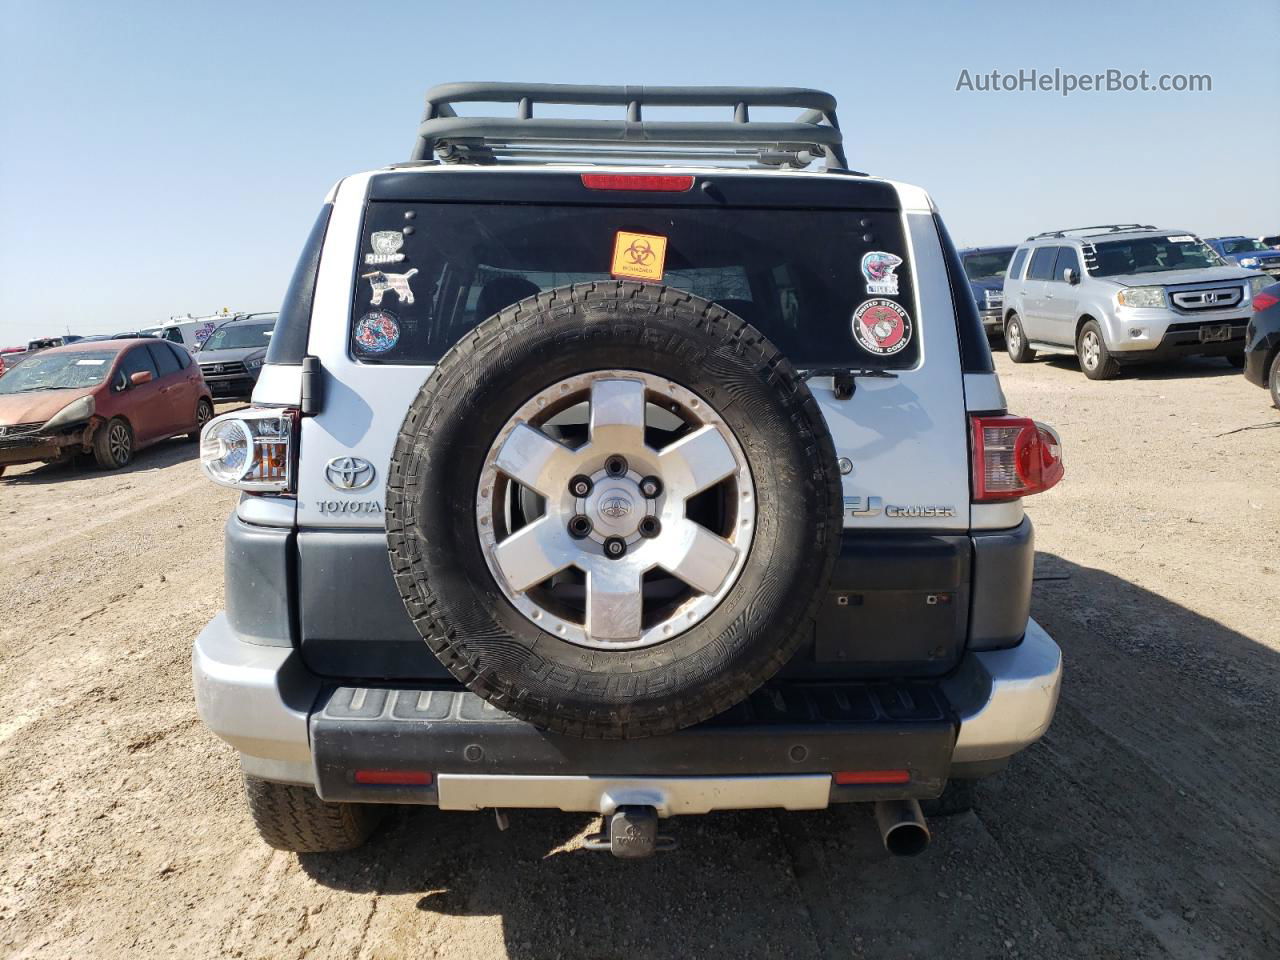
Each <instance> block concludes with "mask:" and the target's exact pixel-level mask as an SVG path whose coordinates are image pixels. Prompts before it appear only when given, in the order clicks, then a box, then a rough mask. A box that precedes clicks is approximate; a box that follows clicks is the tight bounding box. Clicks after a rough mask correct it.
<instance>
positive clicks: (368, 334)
mask: <svg viewBox="0 0 1280 960" xmlns="http://www.w3.org/2000/svg"><path fill="white" fill-rule="evenodd" d="M355 337H356V346H357V347H359V348H360V352H361V353H369V354H373V355H375V356H376V355H377V354H379V353H386V352H387V351H388V350H392V349H394V348H395V345H396V344H397V343H399V342H400V321H398V320H397V319H396V318H395V315H394V314H390V313H387V311H385V310H373V311H371V312H369V313H366V314H365V315H364V316H363V317H361V318H360V319H359V320H357V321H356V330H355Z"/></svg>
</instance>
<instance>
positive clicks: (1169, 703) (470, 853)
mask: <svg viewBox="0 0 1280 960" xmlns="http://www.w3.org/2000/svg"><path fill="white" fill-rule="evenodd" d="M1272 573H1273V574H1275V575H1276V581H1277V586H1280V571H1272ZM1037 578H1038V579H1037V583H1036V589H1035V598H1034V610H1035V615H1036V617H1037V618H1038V619H1039V620H1040V621H1041V623H1043V624H1044V625H1045V627H1046V628H1047V629H1048V630H1049V631H1050V633H1051V634H1053V635H1054V636H1055V638H1056V639H1057V640H1058V642H1059V643H1060V645H1061V646H1062V648H1063V651H1064V657H1065V662H1066V680H1065V686H1064V690H1063V695H1062V700H1061V702H1060V705H1059V709H1058V715H1057V717H1056V719H1055V721H1054V725H1053V727H1052V728H1051V730H1050V731H1049V733H1048V734H1047V735H1046V737H1045V738H1044V739H1043V740H1042V741H1041V742H1040V743H1039V744H1037V745H1036V746H1034V747H1032V748H1030V749H1029V750H1028V751H1026V753H1024V754H1023V755H1021V756H1019V757H1018V758H1016V759H1015V760H1014V762H1013V763H1012V764H1011V766H1010V768H1009V769H1008V770H1007V771H1006V772H1005V773H1003V774H1002V775H1000V776H998V777H995V778H993V779H991V780H987V781H983V783H982V784H981V785H980V786H979V790H978V800H977V808H976V813H968V814H962V815H960V816H957V817H952V818H948V819H945V820H942V819H935V820H934V821H933V822H932V823H931V827H932V828H933V830H934V844H933V846H931V847H930V849H929V850H928V851H926V853H925V854H924V855H922V856H921V857H918V858H916V859H912V860H903V859H894V858H891V857H889V856H888V855H887V854H886V853H885V852H884V850H883V849H882V848H881V845H880V842H879V837H878V834H877V832H876V829H875V826H874V822H873V819H872V816H871V812H870V809H869V808H868V807H865V806H851V807H835V808H832V809H829V810H825V811H818V812H809V813H784V812H773V811H761V812H743V813H725V814H715V815H711V816H708V817H702V818H691V819H688V820H676V821H674V822H673V823H672V825H671V828H670V830H671V832H672V833H673V834H674V835H675V836H677V837H678V839H679V841H680V844H681V847H680V849H679V850H678V851H676V852H674V853H668V854H659V855H658V856H656V857H655V858H653V859H652V860H648V861H642V862H632V863H628V862H623V861H617V860H613V859H612V858H610V857H608V856H607V855H605V854H600V853H592V852H588V851H585V850H583V849H582V848H581V846H580V841H579V840H577V839H576V838H577V837H578V836H579V835H580V834H581V833H582V832H583V831H584V830H586V829H587V828H589V827H594V818H592V817H589V816H586V815H576V814H573V815H571V814H563V813H556V812H523V811H517V812H512V813H511V815H510V816H511V828H510V829H509V830H508V831H506V832H499V831H498V830H497V829H496V827H495V825H494V818H493V816H492V814H491V813H475V814H459V813H441V812H440V811H438V810H435V809H434V808H407V809H401V810H397V811H395V812H394V813H393V814H392V815H391V817H390V819H389V822H388V823H387V825H386V826H384V828H383V829H382V830H381V831H380V833H379V834H377V835H376V836H375V837H374V838H373V840H372V841H371V842H370V844H369V845H368V846H367V847H365V848H364V849H362V850H360V851H357V852H354V853H350V854H343V855H338V856H302V857H300V858H299V859H300V863H301V866H302V868H303V870H304V871H305V872H306V873H307V874H308V875H309V876H310V877H311V878H312V879H314V880H315V881H317V882H318V883H320V884H323V885H324V886H326V887H331V888H335V889H339V890H346V891H351V892H361V893H368V892H373V893H378V894H401V895H403V894H409V895H416V900H414V901H413V902H414V904H415V906H416V911H408V910H406V911H405V914H406V915H405V916H403V917H401V918H400V919H399V920H398V921H395V924H396V929H397V935H398V936H401V937H405V938H410V939H409V941H402V942H411V941H412V939H413V938H420V940H419V941H418V942H420V943H421V944H423V945H424V946H426V945H430V944H432V943H438V942H439V941H438V940H433V939H432V937H433V936H438V930H439V927H438V921H439V920H440V919H441V918H442V917H447V916H493V917H500V918H501V922H502V927H503V936H504V939H505V942H506V947H507V950H508V952H509V954H510V955H511V956H512V957H518V958H524V957H555V956H562V957H566V958H569V957H586V956H615V955H623V954H627V955H631V956H636V957H645V958H648V957H654V958H659V957H661V958H665V957H672V958H675V957H688V956H695V955H707V956H720V955H748V956H785V957H831V956H849V955H867V956H878V955H890V956H907V955H911V956H929V955H937V954H944V955H947V956H950V957H989V956H995V955H1009V954H1010V953H1011V952H1017V953H1029V954H1031V955H1042V956H1081V957H1104V956H1107V957H1109V956H1121V955H1122V956H1150V955H1166V954H1167V955H1172V956H1183V957H1200V956H1207V955H1223V954H1224V953H1225V955H1232V956H1236V955H1238V956H1265V955H1271V956H1275V955H1280V905H1278V904H1277V900H1276V887H1275V877H1276V875H1277V871H1280V824H1277V822H1276V820H1275V818H1274V816H1271V815H1270V814H1268V813H1267V812H1266V811H1268V810H1273V809H1274V802H1275V797H1276V795H1277V787H1280V773H1278V771H1280V746H1278V745H1280V722H1277V719H1276V717H1277V711H1276V709H1275V707H1276V705H1277V696H1276V681H1275V679H1274V677H1275V676H1277V674H1278V668H1280V657H1277V655H1276V653H1275V652H1274V651H1271V650H1270V649H1269V648H1267V647H1265V646H1263V645H1262V644H1260V643H1258V642H1256V641H1254V640H1252V639H1250V638H1249V637H1247V636H1245V635H1243V634H1241V633H1238V632H1236V631H1234V630H1231V629H1228V628H1227V627H1225V626H1223V625H1222V624H1220V623H1218V622H1216V621H1214V620H1212V619H1210V618H1207V617H1205V616H1202V615H1201V614H1198V613H1196V612H1194V611H1192V610H1190V609H1187V608H1186V607H1183V606H1180V605H1179V604H1176V603H1173V602H1171V601H1169V600H1167V599H1165V598H1164V597H1162V596H1160V595H1158V594H1156V593H1153V592H1151V591H1148V590H1146V589H1143V588H1142V587H1140V586H1137V585H1136V584H1133V583H1130V582H1128V581H1126V580H1124V579H1121V578H1118V577H1115V576H1113V575H1111V574H1108V573H1105V572H1103V571H1100V570H1095V569H1090V568H1087V567H1081V566H1077V565H1075V564H1072V563H1070V562H1069V561H1066V560H1063V559H1061V558H1059V557H1056V556H1054V555H1052V554H1040V555H1039V556H1038V557H1037ZM380 912H381V911H380ZM423 915H434V919H432V918H431V917H430V916H423ZM415 917H417V918H418V919H415ZM388 922H391V921H390V919H389V918H388Z"/></svg>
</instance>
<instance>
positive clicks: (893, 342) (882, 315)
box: [853, 299, 911, 357]
mask: <svg viewBox="0 0 1280 960" xmlns="http://www.w3.org/2000/svg"><path fill="white" fill-rule="evenodd" d="M853 337H854V339H855V340H857V341H858V343H859V344H861V345H862V346H863V347H864V348H866V349H867V350H869V351H871V352H872V353H875V354H879V355H880V356H886V357H887V356H889V355H891V354H894V353H897V352H898V351H899V350H901V349H902V348H903V347H905V346H906V345H907V344H908V343H910V342H911V318H910V317H909V316H907V311H905V310H903V309H902V307H900V306H898V305H897V304H896V303H894V302H893V301H892V300H880V299H876V300H864V301H863V302H862V304H861V305H860V306H859V307H858V309H857V310H855V311H854V313H853Z"/></svg>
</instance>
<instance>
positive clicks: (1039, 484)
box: [972, 416, 1062, 503]
mask: <svg viewBox="0 0 1280 960" xmlns="http://www.w3.org/2000/svg"><path fill="white" fill-rule="evenodd" d="M972 423H973V499H974V502H975V503H998V502H1000V501H1003V500H1016V499H1017V498H1018V497H1026V496H1030V495H1031V494H1033V493H1041V492H1042V491H1045V490H1048V489H1049V488H1050V487H1052V486H1053V485H1054V484H1056V483H1057V482H1058V481H1059V480H1061V479H1062V441H1061V440H1060V439H1059V438H1058V434H1057V433H1056V432H1055V431H1054V429H1053V428H1052V427H1049V426H1046V425H1045V424H1043V423H1037V422H1036V421H1034V420H1030V419H1028V418H1026V417H1009V416H999V417H973V418H972Z"/></svg>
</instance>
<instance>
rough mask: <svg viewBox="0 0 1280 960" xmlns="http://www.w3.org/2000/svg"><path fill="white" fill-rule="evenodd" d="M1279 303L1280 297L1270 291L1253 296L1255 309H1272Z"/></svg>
mask: <svg viewBox="0 0 1280 960" xmlns="http://www.w3.org/2000/svg"><path fill="white" fill-rule="evenodd" d="M1277 303H1280V297H1277V296H1275V295H1273V294H1270V293H1260V294H1258V295H1257V296H1255V297H1254V298H1253V309H1254V310H1270V309H1271V308H1272V307H1274V306H1275V305H1276V304H1277Z"/></svg>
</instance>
